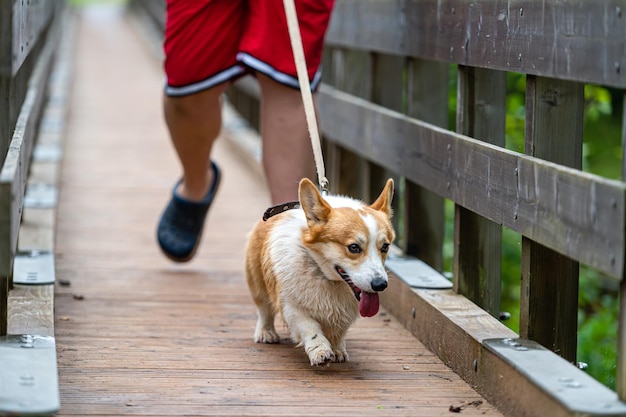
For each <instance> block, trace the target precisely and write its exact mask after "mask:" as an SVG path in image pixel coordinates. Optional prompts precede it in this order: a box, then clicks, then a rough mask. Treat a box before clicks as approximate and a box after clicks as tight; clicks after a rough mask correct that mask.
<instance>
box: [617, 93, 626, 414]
mask: <svg viewBox="0 0 626 417" xmlns="http://www.w3.org/2000/svg"><path fill="white" fill-rule="evenodd" d="M623 103H624V105H623V115H622V181H625V182H626V90H624V98H623ZM623 233H626V230H624V231H623ZM618 296H619V317H618V323H617V325H618V329H617V381H616V385H617V386H616V390H617V395H618V396H619V398H620V400H622V401H625V402H626V274H625V273H622V280H621V282H620V285H619V294H618Z"/></svg>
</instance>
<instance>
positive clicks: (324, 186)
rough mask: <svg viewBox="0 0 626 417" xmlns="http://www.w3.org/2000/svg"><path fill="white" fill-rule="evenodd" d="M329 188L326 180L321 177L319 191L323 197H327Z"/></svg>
mask: <svg viewBox="0 0 626 417" xmlns="http://www.w3.org/2000/svg"><path fill="white" fill-rule="evenodd" d="M329 187H330V184H329V183H328V178H326V177H323V178H322V179H321V180H320V191H321V193H322V195H323V196H327V195H328V189H329Z"/></svg>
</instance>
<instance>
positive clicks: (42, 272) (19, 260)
mask: <svg viewBox="0 0 626 417" xmlns="http://www.w3.org/2000/svg"><path fill="white" fill-rule="evenodd" d="M54 281H55V273H54V254H53V253H51V252H39V251H32V252H20V253H18V254H17V255H16V256H15V260H14V263H13V283H14V284H31V285H45V284H54Z"/></svg>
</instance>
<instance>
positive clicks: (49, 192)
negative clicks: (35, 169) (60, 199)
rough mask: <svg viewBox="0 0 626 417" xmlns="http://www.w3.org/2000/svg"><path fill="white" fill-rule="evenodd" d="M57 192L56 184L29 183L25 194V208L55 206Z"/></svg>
mask: <svg viewBox="0 0 626 417" xmlns="http://www.w3.org/2000/svg"><path fill="white" fill-rule="evenodd" d="M57 194H58V192H57V187H55V186H54V185H49V184H43V183H37V184H29V185H28V188H27V189H26V195H24V208H54V207H56V205H57Z"/></svg>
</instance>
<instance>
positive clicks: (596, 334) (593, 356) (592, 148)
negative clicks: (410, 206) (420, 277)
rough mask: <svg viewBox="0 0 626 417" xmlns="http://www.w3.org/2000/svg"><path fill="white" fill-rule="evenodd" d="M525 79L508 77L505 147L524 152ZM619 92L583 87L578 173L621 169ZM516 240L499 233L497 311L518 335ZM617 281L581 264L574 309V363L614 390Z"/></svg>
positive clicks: (450, 208) (615, 175) (449, 210)
mask: <svg viewBox="0 0 626 417" xmlns="http://www.w3.org/2000/svg"><path fill="white" fill-rule="evenodd" d="M456 83H457V73H456V68H455V67H453V68H452V70H451V74H450V97H449V101H448V103H449V113H450V120H449V128H450V129H452V130H454V127H455V114H456ZM525 91H526V78H525V76H524V75H523V74H516V73H509V74H508V75H507V99H506V106H507V113H506V147H507V149H510V150H513V151H516V152H520V153H522V152H524V123H525V107H524V101H525ZM622 94H623V92H619V91H611V90H610V89H607V88H603V87H599V86H593V85H586V86H585V101H586V103H585V104H586V106H585V125H584V137H583V141H584V143H583V170H584V171H587V172H591V173H594V174H597V175H601V176H603V177H607V178H611V179H620V178H621V175H622V174H621V171H622V144H621V117H622V113H623V108H622V107H623V103H622V98H621V97H622ZM446 216H447V221H446V225H447V226H446V227H447V230H446V236H447V238H446V243H445V247H444V253H445V259H446V264H445V269H446V271H451V270H452V265H451V263H452V251H453V244H452V234H453V230H452V227H453V224H454V221H453V217H454V205H453V204H452V202H450V201H448V202H446ZM520 265H521V237H520V235H519V234H517V233H515V232H513V231H511V230H508V229H504V230H503V248H502V307H501V310H502V311H506V312H509V313H511V319H509V320H508V321H506V322H505V324H506V325H507V326H508V327H510V328H511V329H512V330H514V331H515V332H519V298H520V277H521V267H520ZM617 287H618V283H617V281H616V280H614V279H611V278H609V277H606V276H602V275H601V274H599V273H598V272H597V271H595V270H593V269H591V268H588V267H586V266H584V265H581V268H580V290H579V311H578V350H577V360H578V361H580V362H584V363H586V364H588V368H587V372H588V373H589V374H590V375H592V376H593V377H594V378H596V379H597V380H599V381H600V382H602V383H604V384H605V385H607V386H608V387H610V388H612V389H615V378H616V360H617V320H618V311H619V300H618V293H617Z"/></svg>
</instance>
